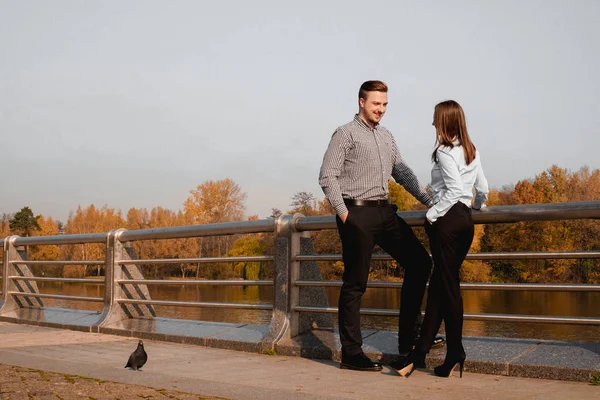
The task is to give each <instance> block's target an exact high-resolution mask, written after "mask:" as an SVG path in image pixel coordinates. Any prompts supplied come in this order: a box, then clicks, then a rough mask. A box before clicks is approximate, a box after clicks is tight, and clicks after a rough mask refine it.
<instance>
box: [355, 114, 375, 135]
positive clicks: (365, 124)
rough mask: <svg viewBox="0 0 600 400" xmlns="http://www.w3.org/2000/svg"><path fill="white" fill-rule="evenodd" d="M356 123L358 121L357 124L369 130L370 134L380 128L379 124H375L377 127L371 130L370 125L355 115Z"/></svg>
mask: <svg viewBox="0 0 600 400" xmlns="http://www.w3.org/2000/svg"><path fill="white" fill-rule="evenodd" d="M354 121H356V123H358V124H359V125H360V126H361V127H363V128H365V129H368V130H369V131H370V132H371V131H374V130H375V129H377V128H378V127H379V123H377V124H375V126H374V127H373V128H371V127H370V126H369V124H367V123H366V122H365V121H363V120H362V119H361V118H360V117H359V116H358V114H354Z"/></svg>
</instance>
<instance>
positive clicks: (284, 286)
mask: <svg viewBox="0 0 600 400" xmlns="http://www.w3.org/2000/svg"><path fill="white" fill-rule="evenodd" d="M299 217H301V214H296V215H282V216H281V217H279V219H278V220H277V225H276V229H275V260H274V261H275V263H274V264H275V274H274V277H273V291H274V295H273V315H272V317H271V324H270V328H269V331H268V332H267V334H266V335H265V336H264V338H263V340H262V341H261V345H260V347H261V351H262V352H269V351H273V350H274V348H275V346H276V345H277V343H278V342H279V341H280V340H282V339H284V338H290V337H293V336H294V335H295V334H297V332H298V313H297V312H295V311H294V308H293V307H295V304H298V301H299V293H298V290H297V289H298V288H297V287H295V285H294V279H295V278H294V273H293V272H292V271H294V269H295V270H296V271H295V273H296V274H299V272H298V269H299V265H296V266H295V268H294V267H293V266H292V262H294V261H293V260H294V258H295V257H294V256H293V254H294V251H297V250H298V249H299V246H300V244H299V242H300V240H299V236H298V232H295V228H294V222H295V220H296V219H297V218H299ZM294 233H295V234H296V237H294ZM294 241H295V242H296V244H295V245H294V244H293V243H294ZM296 263H297V262H296ZM297 264H299V263H297ZM294 314H295V315H294Z"/></svg>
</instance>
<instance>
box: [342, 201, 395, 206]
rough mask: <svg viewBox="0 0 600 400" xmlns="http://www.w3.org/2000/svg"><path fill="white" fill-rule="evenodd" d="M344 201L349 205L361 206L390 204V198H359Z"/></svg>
mask: <svg viewBox="0 0 600 400" xmlns="http://www.w3.org/2000/svg"><path fill="white" fill-rule="evenodd" d="M344 203H345V204H346V205H349V206H359V207H383V206H387V205H388V204H390V201H389V200H359V199H344Z"/></svg>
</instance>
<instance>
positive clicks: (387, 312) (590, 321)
mask: <svg viewBox="0 0 600 400" xmlns="http://www.w3.org/2000/svg"><path fill="white" fill-rule="evenodd" d="M294 310H295V311H298V312H318V313H331V314H334V313H337V312H338V309H337V308H334V307H306V306H296V307H295V308H294ZM360 313H361V315H376V316H380V317H397V316H398V310H392V309H387V308H386V309H383V308H363V309H361V310H360ZM464 319H465V320H470V321H495V322H529V323H537V324H569V325H600V318H588V317H550V316H540V315H520V314H480V313H465V314H464Z"/></svg>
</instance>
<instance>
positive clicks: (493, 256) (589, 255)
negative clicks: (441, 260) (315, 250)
mask: <svg viewBox="0 0 600 400" xmlns="http://www.w3.org/2000/svg"><path fill="white" fill-rule="evenodd" d="M371 258H372V260H373V261H387V260H393V258H392V256H390V255H389V254H373V256H372V257H371ZM595 258H600V251H570V252H568V251H564V252H558V251H556V252H538V251H521V252H518V251H516V252H514V253H508V252H498V253H492V252H489V253H469V254H467V260H488V261H489V260H546V259H550V260H559V259H562V260H577V259H595ZM295 259H296V261H342V255H341V254H315V255H298V256H296V257H295Z"/></svg>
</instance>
